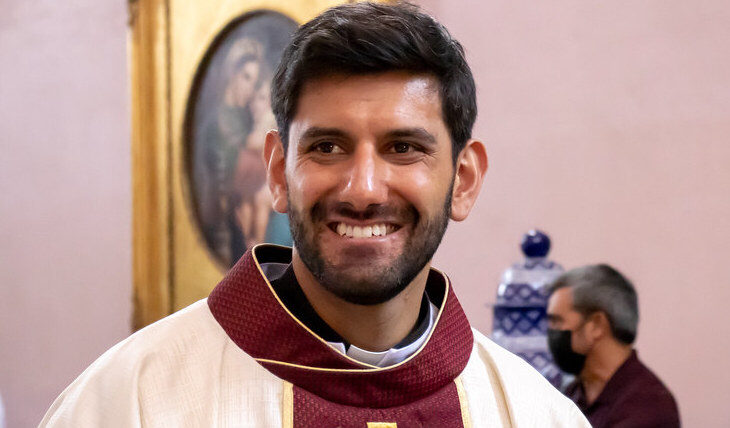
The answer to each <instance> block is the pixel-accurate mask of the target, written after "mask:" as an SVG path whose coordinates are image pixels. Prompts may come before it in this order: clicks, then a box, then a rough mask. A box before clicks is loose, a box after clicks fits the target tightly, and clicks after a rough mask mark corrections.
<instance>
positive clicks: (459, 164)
mask: <svg viewBox="0 0 730 428" xmlns="http://www.w3.org/2000/svg"><path fill="white" fill-rule="evenodd" d="M487 167H488V161H487V149H486V148H485V147H484V144H483V143H482V142H481V141H479V140H469V141H467V143H466V146H465V147H464V148H463V149H462V150H461V153H459V158H458V159H457V161H456V171H455V174H456V175H455V177H454V190H453V192H452V194H451V219H452V220H454V221H462V220H464V219H466V217H467V216H468V215H469V212H471V209H472V207H473V206H474V203H475V202H476V200H477V197H478V196H479V191H480V190H481V188H482V182H483V181H484V174H486V173H487Z"/></svg>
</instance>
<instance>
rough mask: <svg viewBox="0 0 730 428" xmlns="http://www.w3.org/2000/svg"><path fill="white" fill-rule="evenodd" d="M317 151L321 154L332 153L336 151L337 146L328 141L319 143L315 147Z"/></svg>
mask: <svg viewBox="0 0 730 428" xmlns="http://www.w3.org/2000/svg"><path fill="white" fill-rule="evenodd" d="M315 150H317V151H318V152H320V153H332V152H334V151H335V144H334V143H330V142H328V141H325V142H322V143H319V144H317V145H316V146H315Z"/></svg>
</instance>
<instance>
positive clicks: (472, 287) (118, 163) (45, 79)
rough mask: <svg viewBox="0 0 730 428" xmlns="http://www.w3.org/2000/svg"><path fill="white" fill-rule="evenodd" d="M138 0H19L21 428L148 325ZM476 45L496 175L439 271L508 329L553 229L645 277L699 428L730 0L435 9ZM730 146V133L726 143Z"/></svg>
mask: <svg viewBox="0 0 730 428" xmlns="http://www.w3.org/2000/svg"><path fill="white" fill-rule="evenodd" d="M124 3H125V2H123V1H104V2H91V1H80V0H77V1H66V2H54V1H48V0H43V1H40V0H37V1H32V2H28V1H20V0H6V1H5V2H3V13H2V14H0V58H2V67H0V145H1V146H0V147H1V148H2V152H1V153H2V155H1V156H0V192H1V193H2V195H3V198H2V202H1V203H0V220H1V221H0V238H2V243H0V394H2V395H3V398H4V400H5V404H6V413H7V415H8V418H9V422H10V424H9V426H10V427H15V426H33V425H34V424H35V423H37V422H38V420H39V419H40V417H41V415H42V413H43V412H44V411H45V409H46V407H47V406H48V405H49V404H50V401H51V400H52V399H53V397H55V395H57V394H58V393H59V392H60V391H61V390H62V388H63V387H65V386H66V385H67V384H68V383H69V382H70V381H71V380H72V379H73V378H74V377H75V376H76V375H78V373H79V372H80V371H81V370H83V368H84V367H86V366H87V365H88V364H89V363H90V362H91V361H92V360H93V359H94V358H95V357H97V356H98V355H99V354H100V353H101V352H103V350H105V349H106V348H108V347H109V346H111V345H112V344H113V343H114V342H116V341H117V340H119V339H120V338H122V337H124V336H125V335H127V334H128V331H129V330H128V324H129V318H130V311H131V304H130V298H131V274H130V269H131V268H130V263H131V262H130V259H131V254H130V242H131V237H130V233H131V230H130V212H131V206H130V201H131V198H130V159H129V130H128V128H129V118H128V116H129V113H128V97H127V83H126V81H127V73H126V62H125V61H126V50H125V35H126V28H125V21H126V11H125V6H124ZM423 3H424V4H425V6H426V7H427V9H429V10H430V11H432V12H433V13H434V14H435V15H436V16H437V17H438V18H440V19H442V20H443V21H444V22H445V23H446V24H447V25H448V26H449V28H450V29H451V31H452V32H453V33H454V34H455V35H456V36H457V37H458V38H459V39H461V40H462V41H463V43H464V45H465V46H466V49H467V53H468V57H469V59H470V61H471V62H472V64H473V68H474V72H475V75H476V76H477V84H478V88H479V104H480V117H479V119H478V122H477V126H476V130H475V135H478V136H480V137H482V138H484V140H485V141H486V143H487V147H488V150H489V153H490V161H491V167H490V171H489V173H488V175H487V182H486V186H485V188H484V190H483V194H482V196H481V198H480V201H479V203H478V205H477V207H476V209H475V211H474V213H473V214H472V216H471V217H470V219H469V220H468V221H467V222H465V223H463V224H457V225H452V226H451V228H450V230H449V232H448V235H447V238H446V240H445V243H444V247H443V248H442V250H441V251H440V252H439V254H438V255H437V259H436V265H437V266H439V267H442V268H444V269H445V270H446V271H447V272H449V273H450V275H451V276H452V278H453V279H454V280H455V282H456V287H457V291H458V293H459V295H460V298H461V301H462V303H463V304H464V306H465V307H466V310H467V313H468V315H469V316H470V318H471V320H472V322H473V323H474V324H475V325H476V326H477V327H478V328H480V329H481V330H483V331H485V332H488V331H489V329H490V327H491V315H490V311H489V309H488V308H487V307H486V306H485V305H486V304H487V303H489V302H492V301H493V299H494V295H495V292H496V286H497V282H498V278H499V275H500V273H501V271H502V269H503V268H505V267H506V266H507V265H508V264H510V263H511V262H513V261H515V260H516V259H518V258H519V250H518V249H517V244H518V242H519V239H520V237H521V234H522V233H523V232H524V231H526V230H527V229H529V228H531V227H534V226H538V227H541V228H543V229H545V230H546V231H548V232H549V233H550V234H551V235H552V237H553V240H554V252H553V254H552V255H553V256H554V258H555V259H556V260H557V261H559V262H561V263H563V264H564V265H566V266H567V267H573V266H577V265H580V264H583V263H591V262H598V261H606V262H609V263H612V264H614V265H616V266H617V267H618V268H619V269H621V270H623V271H624V272H625V273H626V274H627V275H628V276H630V277H631V278H632V279H633V280H634V282H635V284H636V285H637V287H638V289H639V293H640V299H641V311H642V322H641V327H640V335H639V340H638V348H639V351H640V353H641V357H642V358H643V359H644V360H645V361H646V362H647V363H648V364H649V365H650V366H651V367H652V368H653V369H655V371H656V372H657V373H659V374H660V376H661V377H662V378H663V379H664V380H665V381H666V383H667V384H668V385H669V386H670V387H671V388H672V390H673V391H674V392H675V394H676V396H677V398H678V400H679V404H680V410H681V412H682V418H683V421H684V422H685V426H688V427H694V426H703V427H704V426H708V427H719V426H726V425H727V422H728V421H730V409H728V407H727V406H725V405H724V404H725V403H726V402H727V401H728V400H730V388H728V387H727V385H728V384H730V375H729V373H730V367H728V363H727V361H728V360H729V359H730V358H729V357H730V323H729V322H727V321H726V319H725V316H724V315H725V313H727V310H726V309H725V308H726V305H727V302H730V284H729V282H730V281H729V280H728V275H727V273H728V268H727V266H728V262H727V259H728V251H727V247H728V244H727V243H728V242H730V222H729V221H728V218H730V198H728V197H727V195H728V194H730V192H728V190H730V189H728V187H730V185H729V183H730V167H728V165H730V145H729V144H727V143H726V140H727V137H726V135H730V120H729V119H730V118H729V117H728V116H729V114H728V111H730V91H729V89H728V88H730V78H728V77H727V76H730V70H729V68H730V58H728V49H727V43H728V41H729V40H730V31H729V30H728V28H727V25H726V23H727V22H728V18H730V16H729V15H730V13H729V11H730V7H728V6H726V4H725V2H724V0H713V1H700V2H679V1H674V2H666V1H658V0H654V1H649V2H627V1H618V2H616V1H614V2H585V1H579V0H573V1H568V2H523V3H520V2H483V1H478V0H458V1H449V2H447V1H437V0H428V1H423ZM722 137H725V138H724V139H723V138H722Z"/></svg>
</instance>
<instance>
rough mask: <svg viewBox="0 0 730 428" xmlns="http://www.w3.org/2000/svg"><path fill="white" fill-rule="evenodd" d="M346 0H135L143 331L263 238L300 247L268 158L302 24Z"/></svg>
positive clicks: (137, 322) (136, 251)
mask: <svg viewBox="0 0 730 428" xmlns="http://www.w3.org/2000/svg"><path fill="white" fill-rule="evenodd" d="M343 2H344V1H342V0H287V1H283V0H280V1H274V0H237V1H230V0H208V1H205V2H189V1H182V0H130V2H129V26H130V51H129V52H130V73H131V79H130V83H131V92H132V94H131V95H132V106H131V107H132V162H133V165H132V167H133V233H134V236H133V269H134V299H135V302H134V303H135V304H134V307H135V313H134V317H133V318H134V319H133V323H134V328H135V329H138V328H141V327H143V326H145V325H147V324H149V323H151V322H154V321H156V320H158V319H160V318H162V317H164V316H166V315H168V314H170V313H172V312H174V311H176V310H178V309H181V308H183V307H185V306H187V305H189V304H191V303H193V302H194V301H196V300H198V299H201V298H203V297H206V296H207V295H208V293H209V292H210V290H212V288H213V287H214V286H215V285H216V283H217V282H218V281H219V280H220V279H221V278H222V276H223V274H224V272H225V271H226V270H227V269H228V268H229V267H231V266H232V265H233V263H235V262H236V260H238V258H239V257H240V256H241V255H242V254H243V253H244V252H245V251H246V249H248V248H251V247H252V246H253V245H256V244H258V243H261V242H271V243H278V244H283V245H289V244H291V236H290V234H289V227H288V223H287V218H286V215H283V214H279V213H276V212H273V211H272V210H271V196H270V195H269V192H268V187H267V186H266V183H265V171H264V165H263V161H262V159H261V150H262V146H263V142H264V136H265V134H266V132H267V131H268V130H269V129H273V128H275V127H276V124H275V121H274V118H273V114H272V112H271V105H270V97H269V89H270V84H271V78H272V74H273V72H274V70H275V68H276V66H277V64H278V61H279V57H280V56H281V54H282V51H283V49H284V48H285V46H286V45H287V43H288V41H289V37H290V36H291V34H292V33H293V32H294V30H295V29H296V28H297V26H298V25H299V24H300V23H302V22H306V21H307V20H309V19H311V18H313V17H314V16H316V15H317V14H318V13H319V12H321V11H322V10H324V9H326V8H328V7H331V6H334V5H336V4H339V3H343Z"/></svg>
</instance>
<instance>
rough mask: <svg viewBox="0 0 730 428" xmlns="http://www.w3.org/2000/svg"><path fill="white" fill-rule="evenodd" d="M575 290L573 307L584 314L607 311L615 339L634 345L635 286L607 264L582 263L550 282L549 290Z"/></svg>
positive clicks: (635, 317) (635, 324)
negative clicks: (565, 288)
mask: <svg viewBox="0 0 730 428" xmlns="http://www.w3.org/2000/svg"><path fill="white" fill-rule="evenodd" d="M564 287H570V288H571V289H572V290H573V307H574V308H575V310H576V311H578V312H580V313H581V314H583V315H584V316H587V315H590V314H592V313H595V312H598V311H600V312H603V313H604V314H606V317H607V318H608V321H609V322H610V323H611V333H612V334H613V337H615V338H616V340H618V341H620V342H622V343H625V344H627V345H628V344H631V343H634V340H636V330H637V327H638V324H639V302H638V297H637V296H636V290H635V289H634V286H633V285H632V284H631V282H629V280H628V279H626V278H625V277H624V276H623V275H621V273H619V271H617V270H616V269H614V268H612V267H611V266H609V265H606V264H599V265H590V266H583V267H579V268H576V269H573V270H570V271H568V272H565V273H564V274H562V275H560V276H559V277H558V278H557V279H556V280H555V281H553V283H552V284H551V285H550V293H552V292H554V291H555V290H558V289H560V288H564Z"/></svg>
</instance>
